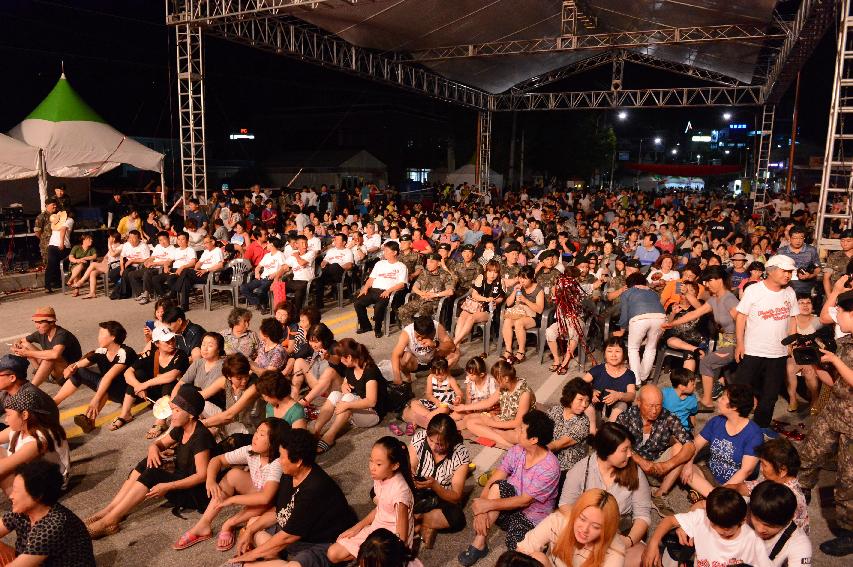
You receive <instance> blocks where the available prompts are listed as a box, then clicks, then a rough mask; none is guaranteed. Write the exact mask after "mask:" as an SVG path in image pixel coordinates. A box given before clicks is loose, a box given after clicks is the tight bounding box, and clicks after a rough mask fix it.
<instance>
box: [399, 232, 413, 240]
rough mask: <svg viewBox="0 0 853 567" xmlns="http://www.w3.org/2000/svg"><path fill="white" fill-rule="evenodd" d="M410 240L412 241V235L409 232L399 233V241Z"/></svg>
mask: <svg viewBox="0 0 853 567" xmlns="http://www.w3.org/2000/svg"><path fill="white" fill-rule="evenodd" d="M411 241H412V235H411V234H408V233H406V234H401V235H400V242H411Z"/></svg>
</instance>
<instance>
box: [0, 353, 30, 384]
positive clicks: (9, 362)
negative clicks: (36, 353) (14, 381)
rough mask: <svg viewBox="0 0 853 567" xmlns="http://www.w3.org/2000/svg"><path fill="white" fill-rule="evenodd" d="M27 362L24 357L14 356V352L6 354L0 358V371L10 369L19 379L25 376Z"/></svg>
mask: <svg viewBox="0 0 853 567" xmlns="http://www.w3.org/2000/svg"><path fill="white" fill-rule="evenodd" d="M28 366H29V363H28V362H27V359H26V358H23V357H20V356H15V355H14V354H6V355H3V357H2V358H0V371H4V370H6V371H8V370H11V371H12V372H13V373H14V374H15V376H17V377H18V378H21V379H25V378H26V377H27V367H28Z"/></svg>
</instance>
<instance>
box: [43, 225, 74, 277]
mask: <svg viewBox="0 0 853 567" xmlns="http://www.w3.org/2000/svg"><path fill="white" fill-rule="evenodd" d="M73 229H74V219H72V218H71V217H69V216H68V213H67V212H65V211H59V212H57V213H54V214H52V215H50V240H48V243H47V267H46V268H45V271H44V288H45V290H47V293H53V288H55V287H61V286H62V270H61V268H60V264H61V263H62V261H63V260H64V259H65V258H66V257H67V256H68V253H69V252H71V231H72V230H73Z"/></svg>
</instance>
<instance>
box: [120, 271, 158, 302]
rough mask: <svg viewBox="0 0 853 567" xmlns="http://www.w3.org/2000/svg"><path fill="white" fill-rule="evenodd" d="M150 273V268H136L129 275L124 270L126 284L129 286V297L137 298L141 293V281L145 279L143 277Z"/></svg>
mask: <svg viewBox="0 0 853 567" xmlns="http://www.w3.org/2000/svg"><path fill="white" fill-rule="evenodd" d="M151 271H152V270H151V268H138V269H136V270H133V271H132V272H130V273H127V270H125V275H126V276H127V282H128V284H129V285H130V296H131V297H139V295H140V294H141V293H142V280H143V279H144V278H145V275H146V274H148V272H151Z"/></svg>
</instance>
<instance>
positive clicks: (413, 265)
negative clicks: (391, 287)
mask: <svg viewBox="0 0 853 567" xmlns="http://www.w3.org/2000/svg"><path fill="white" fill-rule="evenodd" d="M399 259H400V261H401V262H402V263H403V264H404V265H405V266H406V269H407V270H409V285H411V284H412V282H414V281H416V280H417V279H418V277H420V275H421V273H423V266H422V265H421V255H420V254H418V253H417V252H415V251H414V250H413V249H412V235H411V234H401V235H400V258H399Z"/></svg>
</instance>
